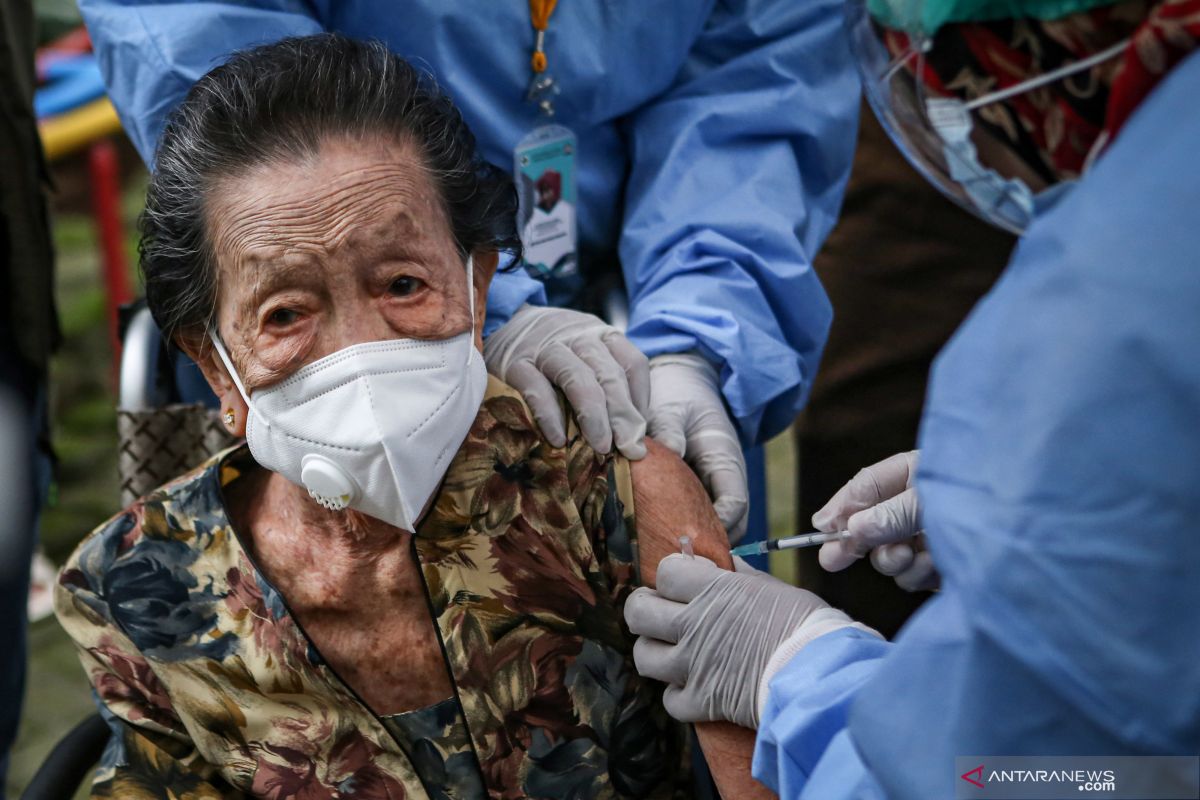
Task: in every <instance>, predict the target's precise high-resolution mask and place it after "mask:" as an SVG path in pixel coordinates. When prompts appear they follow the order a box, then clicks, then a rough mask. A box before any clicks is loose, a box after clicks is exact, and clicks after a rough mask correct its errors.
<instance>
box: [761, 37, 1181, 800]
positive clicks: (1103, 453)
mask: <svg viewBox="0 0 1200 800" xmlns="http://www.w3.org/2000/svg"><path fill="white" fill-rule="evenodd" d="M1197 97H1200V54H1195V55H1192V56H1190V57H1189V59H1188V60H1186V61H1185V62H1183V63H1182V64H1181V65H1179V66H1178V67H1176V69H1175V70H1174V72H1173V73H1172V74H1171V75H1169V76H1168V77H1167V79H1166V80H1165V81H1164V83H1163V84H1161V85H1160V86H1159V87H1158V89H1157V90H1156V91H1155V92H1154V93H1153V94H1152V95H1151V96H1150V97H1149V98H1148V99H1147V100H1146V101H1145V102H1144V103H1143V105H1142V107H1141V108H1140V109H1139V110H1138V112H1137V113H1136V115H1135V116H1134V117H1133V118H1132V119H1131V120H1130V121H1129V123H1128V124H1127V125H1126V127H1125V129H1124V130H1123V131H1122V132H1121V133H1120V135H1119V136H1118V137H1117V139H1116V141H1115V142H1114V143H1113V145H1112V147H1111V148H1110V150H1109V151H1108V152H1107V153H1106V154H1105V155H1104V156H1103V157H1102V158H1101V159H1100V160H1099V162H1098V163H1097V164H1096V166H1095V168H1094V169H1093V170H1092V171H1091V172H1090V173H1089V174H1088V175H1087V176H1086V177H1085V178H1084V179H1083V180H1081V181H1080V182H1079V183H1078V184H1076V185H1075V186H1074V187H1073V188H1071V189H1070V190H1068V191H1067V192H1065V193H1064V194H1062V195H1060V198H1059V200H1058V201H1057V203H1055V204H1054V205H1053V206H1051V207H1048V208H1041V209H1039V211H1038V213H1037V214H1036V217H1035V220H1034V222H1033V224H1032V225H1031V227H1030V228H1029V229H1028V232H1027V234H1026V236H1025V237H1024V238H1023V239H1022V241H1021V243H1020V245H1019V247H1018V248H1017V250H1016V252H1015V253H1014V255H1013V259H1012V262H1011V263H1010V265H1009V267H1008V269H1007V270H1006V271H1005V273H1004V275H1003V276H1002V277H1001V279H1000V281H999V283H998V284H997V285H996V287H995V288H994V289H993V291H992V292H991V293H990V294H988V295H987V297H985V298H984V299H983V300H982V301H981V303H980V304H979V306H978V307H977V308H976V309H975V310H974V311H973V312H972V314H971V316H970V317H969V318H968V319H967V321H966V322H965V323H964V325H963V326H962V328H961V329H960V330H959V331H958V333H957V334H956V335H955V336H954V338H953V340H952V341H951V342H950V343H949V345H947V347H946V348H945V350H944V351H943V352H942V353H941V355H940V356H939V357H938V359H937V362H936V364H935V366H934V371H933V375H932V378H931V383H930V389H929V395H928V401H927V406H926V409H925V417H924V421H923V423H922V429H921V447H922V457H921V464H920V468H919V472H918V481H917V485H918V491H919V492H920V494H921V496H922V501H923V503H924V516H923V522H924V528H925V530H926V532H927V534H928V542H929V546H930V549H931V550H932V552H933V557H934V561H935V563H936V564H937V566H938V569H939V570H940V571H941V574H942V580H943V589H942V591H941V593H939V594H938V595H937V596H935V597H934V598H933V599H932V600H931V601H930V602H929V603H927V604H926V605H925V606H924V607H923V608H922V609H921V611H920V612H918V614H917V615H916V616H915V617H914V618H913V619H912V620H911V621H910V622H909V624H908V625H907V626H906V627H905V628H904V630H903V631H902V632H901V633H900V635H899V636H898V637H897V640H896V642H895V643H894V644H889V643H886V642H881V641H879V640H876V639H872V638H871V637H869V636H866V635H865V634H861V633H858V632H856V631H850V630H843V631H838V632H835V633H832V634H829V635H827V636H825V637H822V638H821V639H818V640H816V641H815V642H814V643H813V644H812V645H810V646H809V647H807V648H805V649H804V650H802V651H801V652H800V653H799V654H798V655H797V656H796V658H795V659H793V660H792V661H791V662H790V663H789V664H788V665H787V666H786V667H785V668H784V670H783V671H781V672H780V673H779V674H778V675H777V676H776V677H775V678H774V680H773V682H772V684H771V688H770V693H769V695H768V708H767V710H766V714H765V716H764V719H763V722H762V726H761V728H760V730H759V738H758V747H757V750H756V753H755V762H754V769H755V774H756V776H757V777H759V779H760V780H763V781H764V782H766V783H767V784H768V785H770V786H772V787H775V788H776V789H777V790H778V791H779V793H780V795H781V796H782V797H785V798H794V797H805V798H809V797H811V798H820V800H836V799H837V798H851V797H853V798H860V797H889V798H908V797H911V798H921V800H928V798H950V797H954V796H955V795H954V782H955V781H956V780H958V774H957V772H956V771H955V769H954V758H955V756H958V755H962V756H967V755H1111V754H1129V755H1149V754H1158V755H1194V754H1195V753H1197V752H1200V645H1198V644H1197V642H1198V638H1197V637H1198V635H1200V579H1198V576H1197V567H1198V565H1200V224H1198V222H1197V213H1198V211H1197V209H1200V161H1198V160H1197V158H1196V150H1197V145H1198V144H1200V105H1198V104H1197V103H1196V98H1197Z"/></svg>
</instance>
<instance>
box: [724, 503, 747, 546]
mask: <svg viewBox="0 0 1200 800" xmlns="http://www.w3.org/2000/svg"><path fill="white" fill-rule="evenodd" d="M749 527H750V508H749V506H747V507H746V513H745V514H743V515H742V518H741V519H739V520H738V521H737V522H735V523H733V527H732V528H726V529H725V535H726V536H727V537H728V538H729V543H730V544H738V543H739V542H741V541H742V539H745V538H746V529H747V528H749Z"/></svg>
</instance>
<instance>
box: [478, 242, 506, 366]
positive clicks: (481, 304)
mask: <svg viewBox="0 0 1200 800" xmlns="http://www.w3.org/2000/svg"><path fill="white" fill-rule="evenodd" d="M471 257H472V262H471V263H472V265H473V269H474V271H475V287H474V289H475V346H476V347H478V348H479V349H480V351H482V350H483V325H484V323H485V322H487V296H488V288H489V287H491V285H492V278H495V277H496V269H497V267H499V265H500V254H499V253H498V252H496V251H495V250H476V251H475V252H474V253H472V254H471Z"/></svg>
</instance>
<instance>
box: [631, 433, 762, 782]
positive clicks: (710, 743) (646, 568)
mask: <svg viewBox="0 0 1200 800" xmlns="http://www.w3.org/2000/svg"><path fill="white" fill-rule="evenodd" d="M646 451H647V452H646V457H645V458H643V459H642V460H641V461H633V462H630V464H631V471H632V479H633V502H634V508H635V511H636V513H637V530H638V558H639V561H640V564H639V566H640V567H641V573H642V574H641V577H642V583H643V585H645V586H650V587H653V586H654V585H655V582H654V577H655V574H656V573H657V571H658V562H659V561H662V560H663V558H665V557H666V556H668V555H670V554H671V553H678V552H679V537H680V536H684V535H686V536H689V537H691V539H692V549H693V550H694V551H695V553H696V555H701V556H704V557H706V558H710V559H712V560H713V561H714V562H716V564H717V566H720V567H724V568H725V569H733V558H732V557H731V556H730V555H729V538H728V537H727V536H726V535H725V528H724V526H722V525H721V521H720V520H719V519H718V518H717V512H716V511H714V510H713V507H712V500H710V499H709V497H708V493H707V492H705V491H704V486H703V485H701V483H700V479H699V478H697V477H696V475H695V474H694V473H693V472H692V470H691V469H690V468H689V467H688V466H687V464H685V463H683V460H682V459H681V458H679V456H677V455H675V454H674V453H672V452H671V451H670V450H668V449H667V448H665V447H663V446H662V445H661V444H659V443H658V442H656V441H654V440H653V439H651V438H649V437H646ZM696 735H697V736H698V737H699V739H700V746H701V748H702V749H703V750H704V752H705V754H706V755H707V756H708V759H707V760H708V764H709V768H710V770H711V771H712V775H713V779H714V780H715V781H716V784H717V789H718V790H719V791H720V793H721V796H722V797H724V798H738V799H739V800H755V799H756V798H769V797H773V796H774V794H773V793H772V792H771V790H770V789H768V788H767V787H765V786H763V785H762V784H761V783H759V782H758V781H756V780H754V779H753V778H752V777H750V761H751V757H752V756H753V754H754V731H751V730H748V729H746V728H741V727H738V726H737V725H734V724H733V723H732V722H699V723H696Z"/></svg>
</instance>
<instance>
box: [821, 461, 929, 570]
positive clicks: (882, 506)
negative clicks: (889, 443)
mask: <svg viewBox="0 0 1200 800" xmlns="http://www.w3.org/2000/svg"><path fill="white" fill-rule="evenodd" d="M917 455H918V453H917V451H916V450H913V451H910V452H908V453H899V454H897V455H894V456H891V457H889V458H885V459H884V460H883V461H880V462H879V463H878V464H872V465H871V466H869V467H866V468H865V469H862V470H860V471H859V473H858V474H857V475H855V476H854V477H853V478H851V479H850V482H849V483H847V484H846V485H845V486H843V487H842V488H841V489H838V491H837V493H836V494H835V495H834V496H833V498H832V499H831V500H830V501H829V502H828V503H826V504H825V506H824V507H823V508H822V509H821V510H820V511H818V512H817V513H816V514H813V518H812V522H813V525H814V526H816V528H817V530H820V531H844V530H848V531H850V538H849V539H845V540H842V541H837V542H828V543H826V544H824V545H822V546H821V552H820V554H819V560H820V562H821V566H823V567H824V568H825V569H827V570H829V571H830V572H837V571H839V570H843V569H845V568H846V567H848V566H850V565H851V564H853V563H854V562H855V561H857V560H858V559H860V558H862V557H863V556H864V555H866V554H867V553H870V554H871V563H872V564H873V565H874V567H875V569H877V570H878V571H879V572H882V573H883V574H884V575H891V576H893V577H895V579H896V583H897V585H899V586H900V587H901V588H902V589H907V590H908V591H910V592H913V591H917V590H919V589H933V588H936V586H937V583H938V575H937V570H936V568H934V566H933V560H932V558H930V555H929V553H928V551H926V550H925V548H924V537H923V536H921V535H920V534H921V520H920V517H921V506H920V502H919V500H918V499H917V490H916V489H915V488H914V487H913V480H914V479H915V478H916V474H917Z"/></svg>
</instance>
